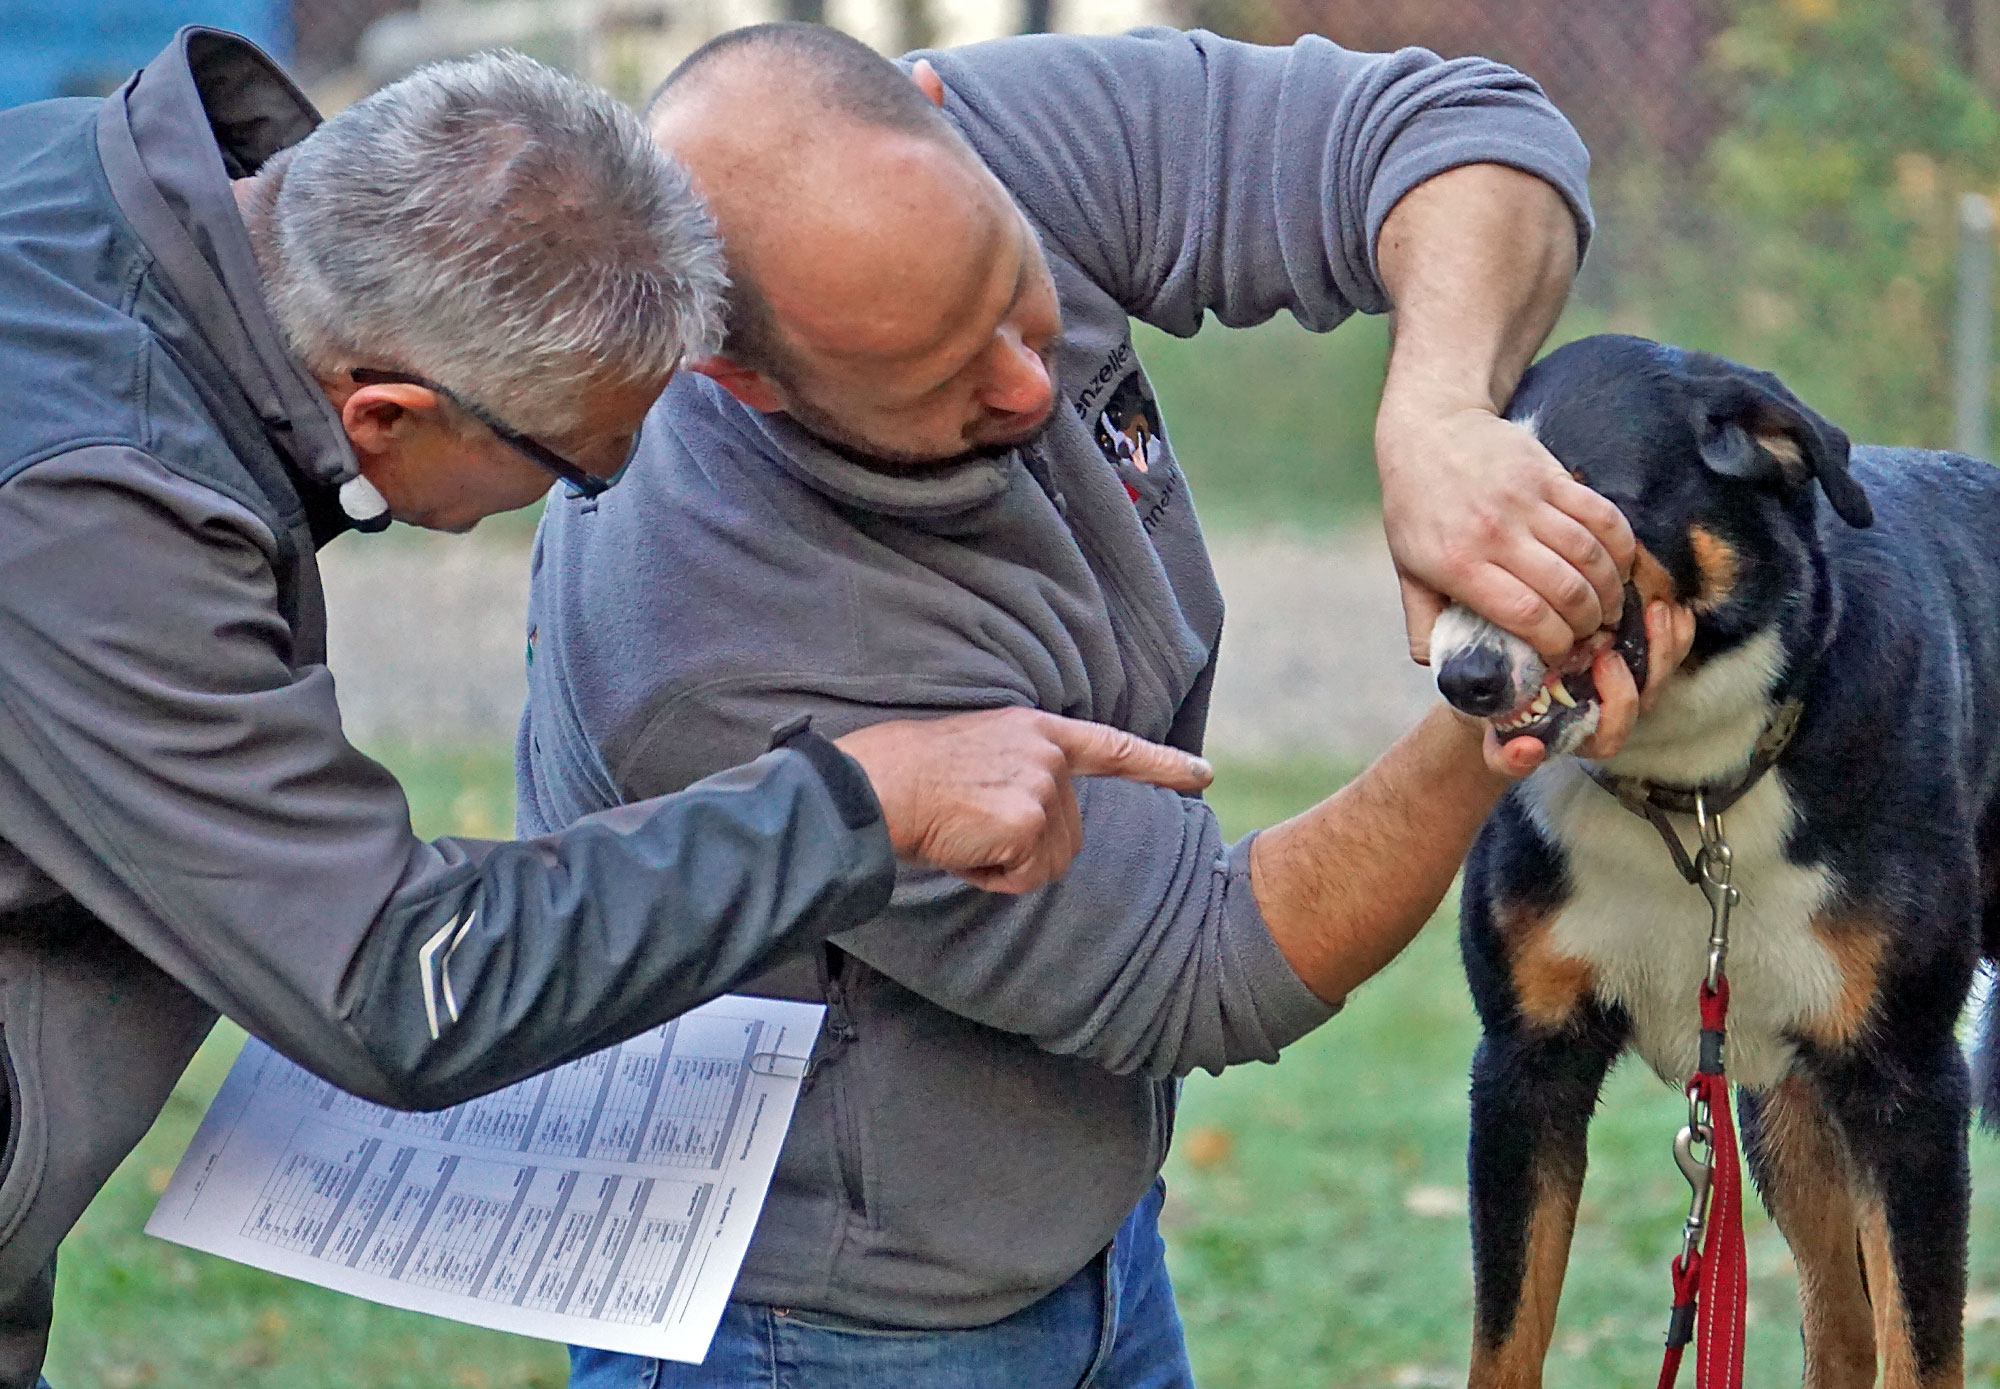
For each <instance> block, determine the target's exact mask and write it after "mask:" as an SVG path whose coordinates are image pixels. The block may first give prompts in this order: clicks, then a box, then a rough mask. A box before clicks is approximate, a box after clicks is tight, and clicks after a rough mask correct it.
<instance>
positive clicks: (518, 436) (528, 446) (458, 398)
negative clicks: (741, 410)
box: [347, 367, 639, 497]
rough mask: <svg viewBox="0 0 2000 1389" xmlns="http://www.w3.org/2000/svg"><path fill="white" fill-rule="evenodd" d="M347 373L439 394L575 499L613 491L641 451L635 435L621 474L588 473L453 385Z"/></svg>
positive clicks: (360, 370)
mask: <svg viewBox="0 0 2000 1389" xmlns="http://www.w3.org/2000/svg"><path fill="white" fill-rule="evenodd" d="M347 374H348V376H349V377H351V378H352V379H353V381H354V384H355V385H357V386H422V387H423V388H424V389H425V390H427V391H435V392H437V394H439V395H441V396H443V397H444V398H445V399H446V400H448V401H450V402H451V403H452V404H454V405H456V406H457V407H458V408H459V409H461V410H463V411H465V413H466V414H468V415H470V416H472V418H474V419H475V420H478V421H479V422H480V423H481V424H483V425H485V426H486V428H487V429H489V430H490V431H492V433H493V437H494V438H496V439H498V440H499V441H500V442H501V443H503V444H505V445H507V446H508V447H509V448H511V449H513V450H514V452H516V453H518V454H520V455H521V456H522V457H523V458H526V459H528V460H529V461H530V462H532V463H535V464H537V465H539V466H540V467H542V468H544V469H545V470H547V471H548V472H550V473H553V474H554V475H555V476H556V477H557V478H559V479H561V481H562V484H563V486H565V487H567V488H568V489H569V490H570V495H571V496H575V497H601V496H603V495H604V494H605V493H606V492H608V491H610V490H611V487H612V485H613V484H615V483H616V482H617V481H618V479H619V478H621V477H623V476H625V470H626V469H627V468H629V467H631V466H632V459H633V457H634V456H635V455H636V454H637V453H638V452H639V436H638V435H636V434H635V435H633V436H632V447H631V449H630V450H629V451H627V453H626V455H625V461H624V462H623V463H621V464H619V465H618V471H617V472H615V473H613V474H612V475H611V476H610V477H599V476H598V475H597V474H595V473H587V472H585V471H584V470H583V469H582V468H579V467H578V466H577V465H576V464H574V463H572V462H570V461H569V460H568V459H567V458H564V457H563V456H562V455H561V454H559V453H557V452H556V451H555V450H554V449H552V448H550V447H549V446H548V445H547V444H544V443H541V442H540V441H538V440H535V439H531V438H529V437H528V436H527V435H525V434H523V433H521V432H520V431H519V430H518V429H510V428H509V427H508V426H507V425H506V424H504V423H503V422H502V421H501V420H500V418H499V417H498V416H496V415H494V414H493V413H492V412H491V411H488V410H483V409H481V408H480V407H479V406H477V405H474V404H473V403H472V402H471V401H469V400H467V399H466V398H465V397H464V396H462V395H460V394H459V393H458V392H456V391H454V390H452V389H451V388H450V387H449V386H440V385H439V384H438V383H437V382H435V381H433V380H431V379H430V378H429V377H427V376H418V375H415V374H414V373H412V372H407V371H377V370H376V369H375V368H373V367H356V368H354V370H352V371H350V372H348V373H347Z"/></svg>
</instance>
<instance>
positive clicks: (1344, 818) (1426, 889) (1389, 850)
mask: <svg viewBox="0 0 2000 1389" xmlns="http://www.w3.org/2000/svg"><path fill="white" fill-rule="evenodd" d="M1483 737H1484V731H1483V729H1481V728H1480V727H1477V726H1475V725H1473V724H1471V723H1469V722H1467V721H1465V720H1463V719H1461V718H1459V717H1458V716H1457V715H1455V714H1453V713H1452V712H1451V711H1450V710H1448V709H1445V708H1442V707H1440V708H1438V709H1437V710H1436V711H1434V712H1433V713H1432V714H1431V715H1430V716H1429V717H1427V718H1426V719H1425V720H1424V721H1423V722H1422V723H1420V724H1418V725H1417V727H1416V728H1414V729H1412V730H1411V731H1410V732H1409V733H1407V734H1405V735H1404V736H1403V737H1402V738H1400V739H1399V740H1397V742H1396V744H1395V745H1394V746H1393V747H1391V748H1390V749H1389V750H1388V751H1387V752H1385V753H1383V754H1382V756H1381V757H1379V758H1378V759H1376V761H1375V763H1374V765H1373V766H1371V767H1369V769H1368V770H1367V771H1365V772H1363V773H1362V774H1361V775H1360V776H1358V777H1356V778H1355V779H1354V780H1353V781H1352V782H1350V783H1349V784H1348V785H1347V786H1345V787H1343V788H1342V789H1341V790H1340V791H1339V792H1337V793H1335V794H1334V795H1333V796H1331V797H1329V798H1328V799H1327V800H1325V801H1322V802H1321V803H1320V804H1319V805H1317V806H1315V807H1313V808H1312V809H1311V810H1308V811H1306V812H1305V813H1304V814H1302V815H1299V816H1296V817H1294V818H1293V819H1290V820H1287V821H1285V822H1284V823H1283V824H1281V825H1274V826H1273V827H1271V828H1270V829H1268V830H1265V831H1264V832H1263V833H1262V834H1260V835H1258V836H1257V839H1256V841H1255V842H1254V843H1253V844H1252V846H1251V854H1250V883H1251V887H1252V890H1253V891H1254V892H1255V894H1256V898H1257V905H1258V908H1259V909H1260V910H1261V911H1262V912H1263V914H1264V921H1265V924H1266V925H1267V926H1268V927H1269V928H1270V932H1271V937H1272V939H1273V940H1275V941H1276V942H1277V945H1278V949H1279V951H1280V952H1281V953H1282V954H1283V955H1284V957H1285V959H1286V961H1287V962H1288V963H1289V964H1290V965H1291V967H1292V969H1293V970H1294V971H1295V972H1296V973H1297V974H1298V976H1299V978H1301V979H1302V980H1304V981H1305V983H1306V984H1307V985H1308V986H1309V987H1310V988H1311V989H1312V990H1313V992H1315V993H1317V994H1318V995H1319V996H1320V997H1321V998H1324V999H1327V1000H1329V1001H1338V1000H1340V999H1342V998H1344V997H1345V996H1346V995H1347V993H1348V992H1349V991H1350V990H1352V989H1353V988H1354V987H1355V986H1356V985H1358V984H1360V983H1361V982H1362V981H1363V980H1365V979H1367V978H1369V976H1371V975H1373V974H1374V973H1375V972H1376V971H1377V970H1379V969H1381V968H1382V967H1383V966H1384V965H1386V964H1388V963H1389V961H1390V960H1392V959H1394V958H1395V957H1396V955H1397V954H1398V952H1400V951H1401V950H1402V948H1403V947H1404V946H1405V945H1408V944H1409V943H1410V941H1411V940H1412V939H1413V938H1414V937H1415V936H1416V934H1417V932H1418V931H1419V930H1421V929H1422V928H1423V925H1424V923H1425V922H1426V921H1428V920H1429V919H1430V916H1431V913H1432V912H1434V911H1436V910H1437V905H1438V902H1439V901H1440V900H1442V898H1443V897H1444V894H1445V890H1446V889H1447V888H1449V887H1450V886H1451V880H1452V877H1453V876H1454V875H1455V874H1456V873H1457V872H1458V867H1459V864H1460V863H1461V862H1462V861H1463V860H1464V858H1465V854H1466V850H1467V849H1469V848H1470V847H1471V845H1472V838H1473V836H1474V835H1475V834H1476V833H1478V830H1479V826H1480V825H1481V824H1482V823H1483V822H1484V821H1485V819H1486V815H1487V812H1488V811H1490V810H1491V809H1492V808H1493V805H1494V803H1495V802H1496V801H1498V800H1499V798H1500V795H1501V793H1502V792H1504V791H1505V790H1506V789H1507V786H1508V784H1509V783H1508V781H1507V779H1506V778H1505V777H1503V776H1500V775H1499V774H1497V773H1495V772H1493V771H1490V770H1488V768H1487V766H1486V763H1485V761H1484V759H1483V758H1482V757H1481V753H1480V745H1481V741H1482V739H1483Z"/></svg>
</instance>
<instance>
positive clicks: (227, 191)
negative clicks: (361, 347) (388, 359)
mask: <svg viewBox="0 0 2000 1389" xmlns="http://www.w3.org/2000/svg"><path fill="white" fill-rule="evenodd" d="M319 120H320V117H319V113H318V112H317V111H315V110H314V109H313V106H312V103H311V102H310V101H308V100H307V99H306V97H305V94H304V93H302V92H301V91H299V89H298V88H297V87H296V86H295V85H294V84H293V83H292V81H291V79H290V78H289V77H287V76H286V75H285V74H284V72H283V70H282V69H280V68H279V67H278V65H277V64H276V63H275V62H274V61H272V59H271V58H270V57H269V56H268V55H266V54H265V53H264V52H263V50H262V49H260V48H258V47H257V46H256V45H255V44H253V43H251V42H250V41H249V40H248V39H244V38H240V37H238V36H237V35H235V34H229V33H224V32H223V31H221V30H219V29H205V28H201V27H198V26H189V27H187V28H184V29H182V30H181V31H180V32H179V33H178V34H176V35H174V38H173V41H172V42H171V43H169V44H168V45H167V47H166V49H165V50H164V51H162V52H161V54H160V55H159V56H158V57H157V58H155V59H154V60H153V61H152V62H151V63H148V64H147V65H146V66H145V67H144V68H142V69H140V70H139V71H138V72H137V73H135V74H134V75H133V77H132V78H131V80H130V81H128V82H127V83H126V84H125V85H124V86H123V87H122V88H120V89H119V90H118V91H117V92H115V93H113V94H112V95H111V96H110V97H109V98H108V99H106V101H105V103H104V107H103V109H102V111H101V112H100V114H99V116H98V123H97V147H98V154H99V156H100V158H101V159H102V160H103V163H104V172H105V176H106V178H107V179H108V180H109V182H110V185H111V193H112V196H113V197H114V198H115V199H116V200H117V203H118V207H119V210H120V211H121V212H123V213H124V214H125V217H126V220H127V221H128V222H130V223H131V225H132V229H133V230H134V232H135V233H137V235H138V237H139V239H140V240H141V241H142V242H144V243H145V245H146V249H147V250H148V251H150V252H151V253H152V255H153V257H154V259H155V261H156V263H157V264H158V266H159V269H160V272H161V273H162V274H163V275H164V276H165V278H166V281H167V286H168V290H169V292H170V293H171V294H172V295H173V297H174V298H175V299H176V300H177V301H178V303H179V304H180V306H181V308H182V310H183V311H184V312H185V313H186V314H187V315H188V317H189V318H190V319H191V320H192V321H193V323H194V324H195V326H196V328H197V329H198V330H199V331H200V333H201V335H202V336H203V337H204V338H205V339H207V341H208V343H209V344H210V346H211V347H213V348H214V350H215V352H216V355H217V357H218V358H219V359H220V360H221V361H222V363H223V364H224V366H225V368H226V370H227V371H228V372H229V374H230V376H231V378H232V380H233V382H234V384H235V386H236V388H237V389H238V390H240V391H241V392H242V393H243V395H244V397H245V398H246V399H247V400H248V401H249V402H250V404H251V405H252V407H253V408H254V409H255V410H256V412H257V415H258V417H259V418H260V419H261V420H262V421H263V422H264V428H265V432H266V434H267V435H268V436H269V438H270V440H271V443H272V444H273V445H274V446H275V447H276V448H277V449H278V450H279V452H280V453H281V454H283V455H284V456H285V457H286V458H287V459H289V460H290V462H291V464H292V466H293V468H295V469H296V470H297V472H298V473H299V475H300V476H301V477H302V479H304V480H307V481H310V482H314V483H318V484H321V485H323V486H337V485H338V484H340V483H342V482H345V481H346V480H347V479H349V478H351V477H353V476H354V475H355V473H356V471H357V465H356V462H355V458H354V451H353V449H352V448H351V447H350V446H349V445H348V442H347V434H346V431H345V430H344V429H342V427H341V423H340V416H339V415H338V413H337V412H335V410H334V408H333V403H332V402H331V401H329V400H328V399H327V397H326V393H325V391H323V390H322V389H321V388H320V386H319V383H318V382H317V381H315V380H314V379H313V378H312V376H311V375H310V374H309V373H308V372H307V371H306V369H305V367H304V366H303V365H302V364H301V363H299V362H298V360H297V359H296V358H294V357H293V356H292V355H291V353H290V352H289V351H288V350H287V348H286V346H285V341H284V337H283V335H282V334H281V333H280V332H279V330H278V326H277V324H276V323H275V322H274V321H273V320H272V318H271V314H270V310H269V308H268V307H267V306H266V304H265V301H264V290H263V282H262V279H261V277H260V275H259V273H258V270H257V261H256V257H255V255H254V253H253V252H252V251H251V248H250V236H249V233H248V232H247V231H246V230H245V229H244V226H243V219H242V217H241V216H240V215H239V214H238V212H237V207H236V199H235V195H234V193H233V192H232V190H231V188H230V180H231V179H233V178H241V177H245V176H247V175H249V174H252V173H255V172H256V171H257V170H258V169H259V168H260V167H262V165H263V164H264V162H265V161H266V160H268V159H269V158H270V157H271V156H272V155H274V154H276V153H277V152H278V151H279V150H281V149H284V148H286V147H287V146H290V145H293V144H296V143H298V141H300V140H302V139H304V138H305V137H306V136H307V135H308V134H310V133H311V132H312V130H313V128H314V127H315V126H317V125H318V124H319ZM314 510H315V511H317V510H319V508H314Z"/></svg>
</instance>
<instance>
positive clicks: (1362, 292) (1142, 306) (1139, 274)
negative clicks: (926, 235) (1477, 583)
mask: <svg viewBox="0 0 2000 1389" xmlns="http://www.w3.org/2000/svg"><path fill="white" fill-rule="evenodd" d="M918 57H923V58H927V59H929V60H930V61H931V63H932V64H933V65H934V66H935V67H936V68H937V70H938V73H939V75H940V76H941V77H942V78H943V80H944V83H945V88H946V93H947V95H946V102H945V106H946V110H947V112H948V113H949V114H950V115H951V116H952V118H953V119H954V120H955V121H956V122H957V124H958V125H959V127H960V129H961V130H963V131H964V133H965V134H966V136H967V138H968V139H969V140H970V141H971V142H972V145H973V147H974V148H975V149H976V150H977V151H978V152H979V154H980V156H981V157H982V158H983V159H985V161H986V162H987V164H988V165H989V166H990V167H991V168H992V169H993V171H994V173H995V174H996V175H998V176H999V178H1000V181H1001V182H1002V183H1003V184H1005V185H1006V186H1007V187H1008V189H1009V190H1011V191H1012V192H1013V194H1014V196H1015V197H1016V198H1017V199H1018V200H1019V201H1020V203H1021V205H1022V206H1023V208H1024V209H1025V210H1026V211H1027V212H1028V214H1029V215H1030V216H1031V217H1032V218H1033V219H1034V220H1035V222H1036V223H1037V225H1038V226H1039V227H1040V228H1041V229H1042V231H1043V234H1044V235H1045V236H1047V237H1048V238H1050V240H1051V241H1052V242H1053V243H1054V245H1055V247H1056V248H1057V249H1058V250H1060V252H1061V253H1062V254H1063V255H1064V256H1065V257H1066V258H1067V259H1069V260H1070V261H1071V262H1073V263H1074V264H1076V265H1077V266H1078V267H1080V268H1081V269H1082V271H1083V272H1084V274H1085V275H1087V276H1089V277H1090V278H1091V279H1092V280H1093V281H1094V282H1095V283H1096V284H1097V285H1098V286H1099V287H1100V288H1102V289H1103V290H1104V291H1105V292H1106V293H1108V294H1110V295H1111V296H1112V298H1113V299H1115V300H1116V301H1117V302H1118V303H1119V304H1120V305H1121V306H1122V307H1123V308H1124V309H1125V311H1126V312H1127V313H1129V314H1131V315H1133V316H1134V317H1136V318H1140V319H1144V320H1145V321H1146V322H1148V323H1151V324H1153V325H1155V326H1156V327H1159V328H1163V329H1165V330H1166V331H1168V332H1170V333H1178V334H1181V335H1183V336H1185V335H1187V334H1190V333H1193V332H1194V331H1195V330H1196V329H1197V328H1199V327H1200V326H1201V322H1202V316H1203V314H1204V313H1205V312H1212V313H1214V314H1215V315H1216V316H1217V317H1218V318H1220V319H1221V320H1222V321H1223V322H1224V323H1227V324H1231V325H1238V326H1240V325H1243V324H1249V323H1257V322H1261V321H1263V320H1264V319H1267V318H1269V317H1271V316H1272V315H1273V314H1275V313H1276V312H1277V311H1278V310H1280V309H1289V310H1291V311H1292V313H1293V314H1294V315H1295V316H1296V317H1297V318H1298V320H1299V322H1300V323H1302V324H1303V325H1305V326H1306V327H1307V328H1311V329H1314V330H1324V329H1328V328H1332V327H1333V326H1334V325H1335V324H1337V323H1339V322H1340V321H1341V320H1342V319H1344V318H1346V317H1347V316H1348V315H1349V314H1350V313H1352V312H1353V311H1355V310H1357V309H1358V310H1361V311H1362V312H1364V313H1380V312H1383V311H1385V310H1386V309H1388V307H1389V300H1388V296H1387V294H1386V293H1385V292H1384V290H1383V288H1382V282H1381V278H1380V276H1379V274H1378V273H1377V268H1376V261H1375V248H1376V241H1377V238H1378V237H1379V235H1380V232H1381V229H1382V222H1383V220H1384V219H1385V218H1387V217H1388V215H1389V213H1390V211H1391V210H1392V209H1393V208H1394V207H1395V205H1396V204H1397V202H1398V201H1400V200H1401V199H1402V197H1403V195H1404V194H1405V193H1408V192H1409V191H1410V190H1411V189H1412V188H1414V187H1416V186H1417V185H1418V184H1420V183H1422V182H1423V181H1424V180H1426V179H1429V178H1432V177H1434V176H1435V175H1437V174H1440V173H1443V172H1444V171H1446V170H1447V169H1451V168H1455V167H1458V166H1460V165H1464V164H1477V163H1494V164H1505V165H1509V166H1512V167H1514V168H1517V169H1522V170H1525V171H1526V172H1528V173H1531V174H1534V175H1536V176H1537V177H1539V178H1541V179H1542V180H1544V181H1545V182H1547V183H1549V184H1550V185H1552V186H1553V187H1554V188H1555V189H1556V190H1557V191H1558V192H1560V193H1561V194H1562V195H1563V197H1564V198H1565V199H1566V200H1567V201H1568V203H1569V205H1570V208H1571V211H1572V212H1573V213H1574V215H1575V217H1576V223H1577V239H1578V250H1579V254H1580V253H1581V251H1582V249H1583V246H1584V244H1585V243H1586V242H1587V240H1588V237H1589V233H1590V228H1591V218H1590V203H1589V196H1588V193H1587V192H1586V189H1585V179H1586V176H1587V174H1588V171H1589V156H1588V154H1587V153H1586V152H1585V150H1584V147H1583V143H1582V141H1581V140H1579V139H1578V138H1577V135H1576V132H1575V130H1573V129H1572V128H1571V126H1570V125H1569V123H1568V122H1567V121H1566V120H1564V119H1563V117H1562V116H1561V114H1560V113H1558V112H1557V111H1556V109H1555V108H1554V107H1553V106H1552V105H1550V104H1549V101H1548V99H1547V98H1546V97H1544V96H1543V95H1542V92H1541V89H1540V88H1539V87H1537V86H1536V85H1535V84H1534V82H1532V81H1531V80H1529V79H1528V78H1527V77H1525V76H1523V75H1522V74H1520V73H1518V72H1516V71H1514V70H1513V69H1511V68H1507V67H1503V66H1501V65H1500V64H1498V63H1493V62H1488V61H1486V60H1484V59H1480V58H1461V59H1455V60H1452V61H1446V60H1444V59H1441V58H1439V57H1438V56H1437V55H1436V54H1434V53H1430V52H1427V51H1426V50H1423V49H1419V48H1406V49H1403V50H1401V51H1400V52H1396V53H1356V52H1351V51H1349V50H1347V49H1344V48H1341V47H1339V46H1338V45H1336V44H1333V43H1330V42H1328V41H1327V40H1326V39H1323V38H1319V37H1307V38H1303V39H1300V40H1299V41H1298V42H1297V43H1295V44H1292V45H1291V46H1289V47H1283V48H1274V47H1260V46H1257V45H1253V44H1245V43H1237V42H1234V41H1231V40H1228V39H1222V38H1218V37H1216V36H1215V35H1213V34H1208V33H1202V32H1200V31H1195V32H1188V33H1183V32H1180V31H1177V30H1170V29H1145V30H1138V31H1135V32H1133V33H1130V34H1125V35H1122V36H1118V37H1112V38H1091V37H1081V36H1072V35H1047V36H1041V37H1035V38H1027V39H1006V40H999V41H995V42H991V43H984V44H973V45H970V46H968V47H965V48H959V49H952V50H949V51H942V52H935V53H923V54H913V55H911V58H910V59H907V60H906V61H913V60H914V59H915V58H918Z"/></svg>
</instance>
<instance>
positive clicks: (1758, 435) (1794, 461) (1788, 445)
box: [1750, 429, 1806, 478]
mask: <svg viewBox="0 0 2000 1389" xmlns="http://www.w3.org/2000/svg"><path fill="white" fill-rule="evenodd" d="M1750 437H1751V438H1752V439H1754V440H1756V443H1757V447H1758V448H1760V449H1762V450H1764V452H1766V453H1768V454H1770V455H1771V457H1773V458H1775V459H1777V460H1778V466H1779V467H1781V468H1783V469H1784V470H1785V475H1786V477H1787V478H1790V477H1791V476H1792V475H1794V474H1796V473H1803V472H1804V471H1805V466H1806V455H1805V451H1804V450H1803V449H1801V448H1800V447H1799V441H1798V440H1797V439H1794V438H1793V437H1792V436H1791V435H1789V434H1785V433H1782V432H1781V431H1779V430H1776V429H1761V430H1758V431H1757V432H1755V433H1754V434H1752V435H1751V436H1750Z"/></svg>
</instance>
